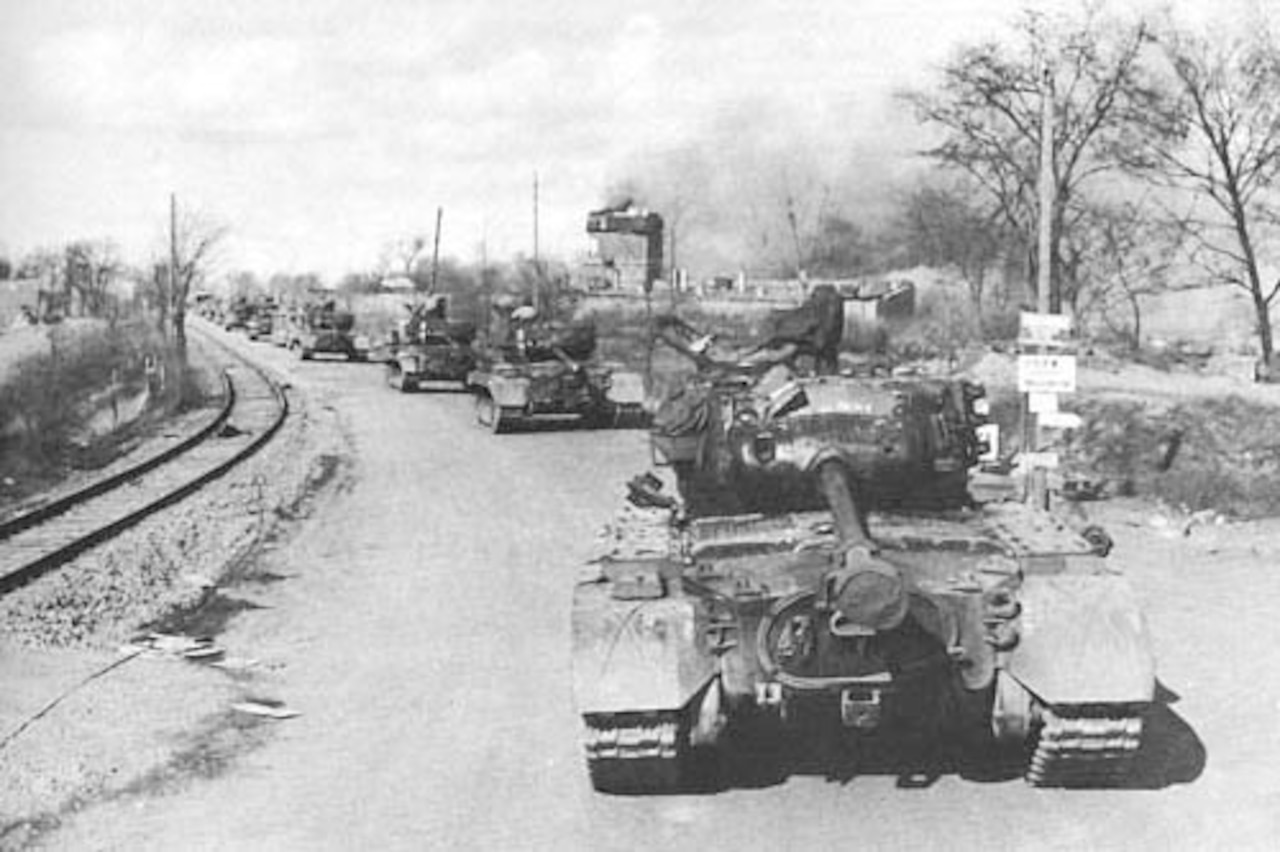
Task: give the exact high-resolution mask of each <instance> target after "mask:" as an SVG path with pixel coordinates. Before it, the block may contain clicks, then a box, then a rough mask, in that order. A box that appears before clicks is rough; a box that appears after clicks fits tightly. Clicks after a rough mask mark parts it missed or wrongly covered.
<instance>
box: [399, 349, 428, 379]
mask: <svg viewBox="0 0 1280 852" xmlns="http://www.w3.org/2000/svg"><path fill="white" fill-rule="evenodd" d="M420 358H421V356H419V355H415V354H413V353H403V354H400V355H397V356H396V363H397V364H398V365H399V366H400V371H401V372H403V373H409V374H414V373H418V372H420V371H421V369H422V368H421V366H420Z"/></svg>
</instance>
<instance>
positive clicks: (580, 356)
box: [527, 323, 596, 361]
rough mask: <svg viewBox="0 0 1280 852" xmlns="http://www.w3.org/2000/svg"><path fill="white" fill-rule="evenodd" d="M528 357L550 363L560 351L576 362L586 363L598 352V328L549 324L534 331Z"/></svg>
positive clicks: (586, 325) (589, 324)
mask: <svg viewBox="0 0 1280 852" xmlns="http://www.w3.org/2000/svg"><path fill="white" fill-rule="evenodd" d="M529 338H530V345H529V347H528V349H527V357H528V358H529V360H531V361H549V360H551V359H553V358H556V357H558V356H557V354H556V352H555V350H557V349H558V350H560V351H561V352H563V353H564V354H565V355H568V356H569V357H570V358H572V359H574V360H575V361H585V360H586V359H588V358H590V357H591V355H592V354H593V353H594V352H595V351H596V327H595V325H593V324H591V323H573V324H572V325H553V324H548V325H545V326H542V327H541V328H535V329H533V330H532V331H531V332H530V334H529Z"/></svg>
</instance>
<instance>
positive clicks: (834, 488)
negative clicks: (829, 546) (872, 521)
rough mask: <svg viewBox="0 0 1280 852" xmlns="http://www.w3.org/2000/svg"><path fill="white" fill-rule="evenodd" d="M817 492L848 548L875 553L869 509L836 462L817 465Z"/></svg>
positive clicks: (843, 468) (846, 471)
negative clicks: (858, 548)
mask: <svg viewBox="0 0 1280 852" xmlns="http://www.w3.org/2000/svg"><path fill="white" fill-rule="evenodd" d="M816 474H817V477H818V491H819V492H820V493H821V494H822V499H823V500H824V501H825V502H826V504H827V508H829V509H830V510H831V515H832V517H833V519H834V520H835V524H836V533H837V534H838V535H839V536H840V541H841V542H842V543H843V544H844V546H845V547H846V548H851V547H865V548H867V549H869V550H874V549H875V547H874V544H873V542H872V540H871V535H870V533H868V531H867V509H866V506H865V505H863V504H862V503H860V502H859V501H858V499H857V485H856V483H855V482H854V481H853V479H852V477H850V475H849V472H848V470H847V469H846V468H845V466H844V465H843V464H842V463H840V462H838V461H835V460H829V461H825V462H823V463H822V464H820V465H818V469H817V471H816Z"/></svg>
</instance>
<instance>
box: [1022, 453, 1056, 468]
mask: <svg viewBox="0 0 1280 852" xmlns="http://www.w3.org/2000/svg"><path fill="white" fill-rule="evenodd" d="M1019 460H1020V461H1021V462H1022V464H1023V465H1024V466H1026V467H1028V468H1041V469H1043V470H1054V469H1056V468H1057V467H1058V454H1057V453H1053V452H1042V453H1023V454H1022V456H1021V458H1020V459H1019Z"/></svg>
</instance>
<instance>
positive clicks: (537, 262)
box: [533, 169, 542, 312]
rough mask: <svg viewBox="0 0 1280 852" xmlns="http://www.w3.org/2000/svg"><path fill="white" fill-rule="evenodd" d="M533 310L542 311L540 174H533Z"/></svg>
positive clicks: (535, 171) (535, 172)
mask: <svg viewBox="0 0 1280 852" xmlns="http://www.w3.org/2000/svg"><path fill="white" fill-rule="evenodd" d="M533 274H534V279H533V308H534V310H536V311H539V312H541V310H542V260H541V258H540V257H539V255H538V172H537V170H536V169H535V170H534V172H533Z"/></svg>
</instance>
